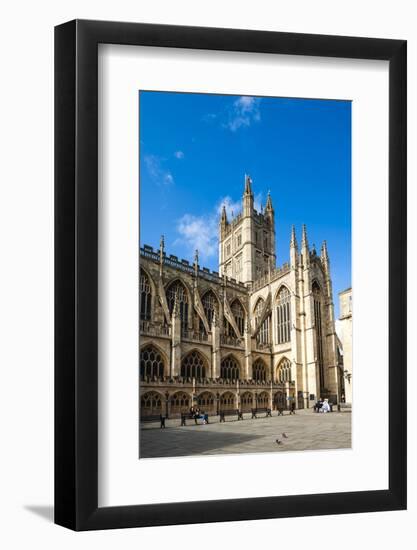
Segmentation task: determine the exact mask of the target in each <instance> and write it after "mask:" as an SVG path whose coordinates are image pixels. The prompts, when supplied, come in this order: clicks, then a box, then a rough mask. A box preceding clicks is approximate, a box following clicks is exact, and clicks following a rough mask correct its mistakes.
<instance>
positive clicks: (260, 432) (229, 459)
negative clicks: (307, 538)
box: [55, 21, 406, 530]
mask: <svg viewBox="0 0 417 550" xmlns="http://www.w3.org/2000/svg"><path fill="white" fill-rule="evenodd" d="M55 159H56V161H55V162H56V164H55V196H56V201H55V206H56V210H55V220H56V225H55V243H56V244H55V257H56V264H55V265H56V276H55V281H56V286H55V289H56V295H55V303H56V325H55V381H56V384H55V399H56V401H55V411H56V412H55V465H56V467H55V521H56V523H58V524H60V525H63V526H65V527H69V528H71V529H74V530H88V529H106V528H122V527H140V526H152V525H153V526H155V525H169V524H178V523H199V522H200V523H201V522H215V521H237V520H249V519H261V518H278V517H289V516H306V515H323V514H338V513H353V512H370V511H382V510H400V509H404V508H405V507H406V42H405V41H403V40H386V39H376V38H375V39H374V38H354V37H338V36H319V35H305V34H288V33H279V32H264V31H262V32H261V31H247V30H237V29H214V28H194V27H175V26H163V25H150V24H139V23H116V22H104V21H101V22H100V21H71V22H68V23H65V24H63V25H60V26H58V27H56V30H55Z"/></svg>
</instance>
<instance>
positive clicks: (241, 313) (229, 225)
mask: <svg viewBox="0 0 417 550" xmlns="http://www.w3.org/2000/svg"><path fill="white" fill-rule="evenodd" d="M274 220H275V214H274V209H273V206H272V199H271V197H270V195H269V194H268V200H267V204H266V208H265V211H264V212H261V213H259V212H257V211H256V210H255V208H254V200H253V192H252V182H251V180H250V178H249V177H246V178H245V188H244V194H243V201H242V213H241V214H238V215H237V216H236V217H235V218H233V219H232V220H230V221H229V220H228V219H227V216H226V211H225V209H223V213H222V216H221V219H220V224H219V264H220V265H219V272H213V271H210V270H208V269H206V268H202V267H200V265H199V261H198V252H197V251H196V255H195V258H194V262H193V263H192V264H191V263H190V262H188V261H187V260H180V259H179V258H177V257H175V256H172V255H170V256H168V255H167V254H166V252H165V246H164V240H163V238H161V243H160V249H159V250H154V249H153V248H152V247H150V246H147V245H145V246H143V248H141V249H140V377H141V382H140V398H141V414H142V415H144V416H146V415H154V414H159V413H163V414H167V415H168V416H175V415H179V414H180V413H181V412H182V411H184V412H185V411H186V410H188V409H189V408H190V407H191V405H192V404H194V405H197V404H198V405H199V407H200V409H202V410H205V411H206V412H209V414H218V412H219V410H227V409H241V410H243V411H250V409H251V408H254V407H270V408H272V409H275V408H277V407H278V406H280V407H281V406H282V407H286V406H288V405H289V403H291V402H292V401H294V402H295V405H296V408H307V407H311V406H312V403H313V402H314V401H315V400H316V399H317V397H320V396H321V397H326V396H328V397H330V398H331V400H332V401H333V402H338V401H339V399H340V395H341V393H342V392H343V376H340V368H339V365H338V350H337V337H336V332H335V320H334V311H333V295H332V283H331V276H330V261H329V256H328V251H327V246H326V242H325V241H324V243H323V246H322V248H321V253H320V255H318V254H317V253H316V251H315V249H314V248H313V249H312V250H310V247H309V244H308V239H307V231H306V228H305V226H303V229H302V240H301V247H300V248H299V247H298V244H297V239H296V234H295V229H294V227H293V228H292V232H291V238H290V247H289V253H290V254H289V263H286V264H284V265H282V266H281V267H276V256H275V221H274Z"/></svg>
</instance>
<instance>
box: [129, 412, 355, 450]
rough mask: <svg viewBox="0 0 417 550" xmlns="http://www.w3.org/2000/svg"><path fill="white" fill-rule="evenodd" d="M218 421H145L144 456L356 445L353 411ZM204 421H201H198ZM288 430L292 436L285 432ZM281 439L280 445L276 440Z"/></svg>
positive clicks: (274, 413)
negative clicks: (206, 422) (353, 431)
mask: <svg viewBox="0 0 417 550" xmlns="http://www.w3.org/2000/svg"><path fill="white" fill-rule="evenodd" d="M273 415H274V416H273V417H272V418H263V417H259V418H258V419H253V420H252V419H251V415H250V414H245V415H244V420H240V421H237V420H230V418H227V419H226V422H223V423H219V420H218V418H219V417H213V418H210V424H206V425H201V424H199V425H198V426H196V425H195V424H194V421H193V420H187V424H188V425H187V426H182V427H181V426H180V420H179V419H172V420H171V419H169V420H167V421H166V428H165V429H160V428H159V423H157V422H156V423H150V424H146V425H144V426H143V427H142V429H141V436H140V446H141V449H140V457H141V458H156V457H173V456H190V455H217V454H234V453H265V452H285V451H305V450H316V449H346V448H349V447H350V446H351V413H350V412H333V413H328V414H317V413H314V412H313V411H312V409H307V410H299V411H297V413H296V414H295V415H290V414H289V413H288V412H285V413H284V416H276V415H277V413H276V411H274V412H273ZM199 422H201V421H199ZM283 433H285V434H286V435H287V438H284V437H283V436H282V434H283ZM277 439H279V440H280V441H282V443H281V444H279V445H278V444H277V443H276V440H277Z"/></svg>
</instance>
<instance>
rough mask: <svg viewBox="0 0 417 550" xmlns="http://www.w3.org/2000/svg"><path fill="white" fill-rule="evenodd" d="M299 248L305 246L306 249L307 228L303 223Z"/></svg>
mask: <svg viewBox="0 0 417 550" xmlns="http://www.w3.org/2000/svg"><path fill="white" fill-rule="evenodd" d="M301 248H306V249H307V250H308V239H307V228H306V226H305V224H303V234H302V237H301Z"/></svg>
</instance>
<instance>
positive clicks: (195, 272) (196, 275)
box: [194, 250, 198, 284]
mask: <svg viewBox="0 0 417 550" xmlns="http://www.w3.org/2000/svg"><path fill="white" fill-rule="evenodd" d="M194 275H195V284H197V277H198V250H196V251H195V253H194Z"/></svg>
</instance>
